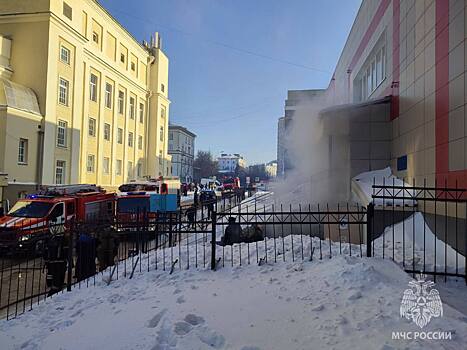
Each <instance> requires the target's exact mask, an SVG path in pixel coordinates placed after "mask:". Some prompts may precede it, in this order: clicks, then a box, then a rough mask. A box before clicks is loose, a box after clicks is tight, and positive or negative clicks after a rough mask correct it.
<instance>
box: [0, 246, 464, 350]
mask: <svg viewBox="0 0 467 350" xmlns="http://www.w3.org/2000/svg"><path fill="white" fill-rule="evenodd" d="M323 243H325V242H323ZM409 280H410V277H409V276H408V275H407V274H405V273H404V272H403V271H402V270H401V269H400V268H399V267H398V266H397V265H395V264H394V263H392V262H391V261H389V260H382V259H377V258H358V257H348V256H347V257H346V256H335V257H333V258H332V259H323V260H319V259H315V260H314V261H313V262H295V263H292V262H286V263H276V264H268V263H267V264H263V265H261V266H258V265H257V264H253V265H250V266H247V267H234V268H222V269H220V270H218V271H214V272H213V271H210V270H207V269H199V270H196V269H190V270H181V271H175V272H174V273H173V274H172V275H170V274H169V273H167V272H164V271H154V270H152V271H150V272H144V273H141V274H140V273H136V274H135V277H134V278H133V279H132V280H129V279H127V278H121V279H119V280H118V281H113V282H112V283H111V284H110V285H109V286H107V285H106V284H105V283H104V282H102V281H100V282H98V283H97V286H96V287H89V288H82V289H81V290H74V291H73V292H72V293H63V294H61V295H58V296H55V297H54V298H52V299H49V300H48V301H46V302H44V303H43V304H41V305H39V306H37V307H36V308H35V309H34V310H33V311H31V312H28V313H26V314H24V315H22V316H20V317H18V318H17V319H15V320H12V321H0V344H2V348H5V349H19V348H22V349H79V350H82V349H108V348H111V349H138V348H139V349H183V350H186V349H243V350H247V349H248V350H252V349H256V350H257V349H312V348H315V349H317V348H326V349H327V348H335V349H385V350H387V349H393V348H405V347H410V348H418V349H438V348H439V347H440V346H443V345H445V346H447V347H449V348H459V349H460V348H463V347H464V345H465V343H466V341H467V317H466V316H465V315H463V314H461V313H460V312H458V311H456V310H455V309H453V308H451V307H450V306H449V305H448V303H447V302H446V301H445V300H443V293H441V299H442V300H443V301H444V315H443V317H442V318H433V319H432V321H431V322H430V324H429V325H428V326H427V327H426V328H425V329H424V330H426V331H433V330H441V331H451V332H452V333H453V340H450V341H447V342H448V343H440V341H433V340H431V341H430V340H425V341H422V340H417V341H408V340H392V339H391V332H392V331H420V329H419V328H418V327H417V326H416V325H415V324H414V323H412V322H410V321H408V320H406V319H405V318H401V317H400V315H399V307H400V302H401V299H402V294H403V291H404V290H405V289H406V288H407V283H408V281H409ZM462 284H463V282H462V283H461V285H462ZM458 288H460V286H458ZM466 292H467V290H465V289H464V290H458V291H457V293H454V295H455V296H456V298H458V299H461V298H464V301H462V300H458V301H459V302H461V303H464V302H465V297H466V295H467V293H466Z"/></svg>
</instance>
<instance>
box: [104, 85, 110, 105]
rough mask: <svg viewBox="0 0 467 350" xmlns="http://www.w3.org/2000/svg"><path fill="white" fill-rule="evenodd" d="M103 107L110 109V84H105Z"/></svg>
mask: <svg viewBox="0 0 467 350" xmlns="http://www.w3.org/2000/svg"><path fill="white" fill-rule="evenodd" d="M105 106H106V107H107V108H112V84H110V83H105Z"/></svg>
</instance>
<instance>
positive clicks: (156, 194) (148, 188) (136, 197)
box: [117, 177, 180, 222]
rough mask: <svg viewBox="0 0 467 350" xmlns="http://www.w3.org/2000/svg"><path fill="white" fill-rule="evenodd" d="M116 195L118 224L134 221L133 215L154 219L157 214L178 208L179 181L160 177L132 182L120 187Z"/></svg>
mask: <svg viewBox="0 0 467 350" xmlns="http://www.w3.org/2000/svg"><path fill="white" fill-rule="evenodd" d="M118 190H119V193H118V195H117V218H118V219H119V221H120V222H123V221H129V220H135V219H136V217H135V216H134V214H136V213H140V215H147V217H148V218H149V219H152V218H156V217H157V213H161V212H174V211H177V210H178V209H179V208H180V179H179V178H178V177H160V178H159V179H157V180H149V181H132V182H129V183H126V184H123V185H121V186H120V187H119V188H118Z"/></svg>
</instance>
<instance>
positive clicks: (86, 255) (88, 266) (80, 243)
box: [75, 232, 96, 281]
mask: <svg viewBox="0 0 467 350" xmlns="http://www.w3.org/2000/svg"><path fill="white" fill-rule="evenodd" d="M76 255H77V259H76V271H75V274H76V278H77V280H78V281H82V280H84V279H86V278H88V277H91V276H93V275H94V274H95V273H96V240H95V238H94V237H91V236H90V235H89V234H87V233H84V232H83V233H80V235H79V238H78V240H77V242H76Z"/></svg>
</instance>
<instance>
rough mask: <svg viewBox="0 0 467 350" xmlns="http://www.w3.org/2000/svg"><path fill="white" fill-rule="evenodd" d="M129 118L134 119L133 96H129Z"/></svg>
mask: <svg viewBox="0 0 467 350" xmlns="http://www.w3.org/2000/svg"><path fill="white" fill-rule="evenodd" d="M130 118H131V119H135V98H134V97H130Z"/></svg>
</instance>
